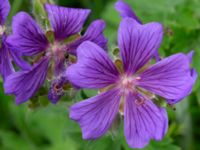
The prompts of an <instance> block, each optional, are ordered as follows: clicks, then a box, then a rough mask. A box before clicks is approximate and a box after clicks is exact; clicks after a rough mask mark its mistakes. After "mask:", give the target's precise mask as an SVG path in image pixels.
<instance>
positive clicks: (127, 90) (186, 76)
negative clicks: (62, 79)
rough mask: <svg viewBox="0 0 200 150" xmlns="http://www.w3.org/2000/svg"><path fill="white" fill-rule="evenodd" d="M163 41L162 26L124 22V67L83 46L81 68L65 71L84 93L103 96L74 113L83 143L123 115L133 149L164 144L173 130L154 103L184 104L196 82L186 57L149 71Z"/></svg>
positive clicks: (121, 34) (171, 59)
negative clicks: (89, 91) (91, 90)
mask: <svg viewBox="0 0 200 150" xmlns="http://www.w3.org/2000/svg"><path fill="white" fill-rule="evenodd" d="M162 36H163V29H162V25H160V24H159V23H156V22H152V23H148V24H144V25H141V24H140V23H138V22H137V21H136V20H134V19H132V18H129V17H126V18H124V19H123V20H122V22H121V24H120V27H119V30H118V45H119V49H120V55H121V59H122V67H119V65H117V66H116V65H115V64H114V63H113V62H112V61H111V59H110V58H109V56H108V55H107V54H106V52H105V51H104V50H103V49H102V48H100V47H99V46H97V45H96V44H94V43H92V42H89V41H88V42H84V43H83V44H81V45H80V46H79V48H78V50H77V56H78V61H77V63H76V64H74V65H71V66H70V67H69V68H68V70H67V71H66V74H67V77H68V79H69V81H71V82H72V83H73V84H75V85H77V86H79V87H81V88H95V89H102V91H104V92H101V93H100V94H98V95H97V96H94V97H92V98H89V99H87V100H84V101H82V102H79V103H77V104H75V105H73V106H72V107H71V108H70V118H71V119H73V120H75V121H77V122H78V123H79V125H80V127H81V128H82V132H83V138H84V139H96V138H98V137H101V136H102V135H104V134H105V133H106V132H107V130H108V129H109V128H110V126H111V124H112V122H113V120H114V119H115V117H116V115H117V113H118V112H119V113H120V114H121V115H123V116H124V133H125V137H126V140H127V142H128V144H129V145H130V147H132V148H142V147H144V146H145V145H146V144H148V143H149V141H150V139H155V140H161V139H162V138H163V136H164V135H165V134H166V132H167V129H168V117H167V113H166V110H165V109H164V108H162V107H160V106H158V105H156V104H154V101H155V99H153V98H152V97H154V95H158V96H161V97H163V98H165V99H166V100H167V101H168V99H182V98H183V97H184V96H186V95H187V94H188V91H191V88H192V85H191V83H189V81H191V80H192V76H191V70H190V59H189V57H188V56H187V55H185V54H182V53H178V54H175V55H172V56H170V57H167V58H165V59H163V60H161V61H158V62H157V63H156V64H153V65H151V66H149V62H150V60H151V59H152V58H153V56H154V54H155V51H157V49H158V48H159V46H160V43H161V40H162ZM121 68H123V69H121ZM192 84H194V83H192Z"/></svg>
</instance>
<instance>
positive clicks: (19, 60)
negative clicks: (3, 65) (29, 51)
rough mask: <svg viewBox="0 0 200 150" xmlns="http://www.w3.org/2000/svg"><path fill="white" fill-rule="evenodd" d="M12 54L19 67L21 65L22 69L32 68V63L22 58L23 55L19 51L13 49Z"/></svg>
mask: <svg viewBox="0 0 200 150" xmlns="http://www.w3.org/2000/svg"><path fill="white" fill-rule="evenodd" d="M10 55H11V57H12V60H13V61H14V62H15V63H16V65H17V66H18V67H20V69H22V70H30V69H31V65H30V64H29V63H28V62H26V61H25V60H23V59H22V56H21V55H20V54H19V52H18V51H15V50H12V49H11V50H10Z"/></svg>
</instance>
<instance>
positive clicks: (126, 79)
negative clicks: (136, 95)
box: [119, 75, 141, 95]
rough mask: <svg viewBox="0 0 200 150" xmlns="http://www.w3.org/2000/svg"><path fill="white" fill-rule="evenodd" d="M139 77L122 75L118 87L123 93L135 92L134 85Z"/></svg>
mask: <svg viewBox="0 0 200 150" xmlns="http://www.w3.org/2000/svg"><path fill="white" fill-rule="evenodd" d="M140 79H141V78H140V77H134V76H127V75H123V76H122V77H121V79H120V81H119V87H120V89H121V92H122V93H123V95H127V94H128V93H129V92H135V90H136V89H135V86H136V84H137V81H138V80H140Z"/></svg>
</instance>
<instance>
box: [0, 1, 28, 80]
mask: <svg viewBox="0 0 200 150" xmlns="http://www.w3.org/2000/svg"><path fill="white" fill-rule="evenodd" d="M0 4H1V5H0V38H1V43H0V74H1V75H2V77H3V79H4V80H5V78H6V77H7V76H8V75H10V74H12V73H13V72H14V71H15V70H14V68H13V65H12V60H14V61H15V63H16V64H17V65H18V66H19V67H20V68H23V69H27V68H29V67H30V66H29V64H27V63H25V61H23V60H22V59H21V58H20V55H19V54H17V53H16V52H15V51H13V50H12V49H11V48H10V47H9V45H8V43H7V41H6V39H7V35H6V33H5V30H6V26H5V22H6V19H7V16H8V13H9V11H10V4H9V1H8V0H0Z"/></svg>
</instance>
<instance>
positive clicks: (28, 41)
mask: <svg viewBox="0 0 200 150" xmlns="http://www.w3.org/2000/svg"><path fill="white" fill-rule="evenodd" d="M45 9H46V12H47V14H48V18H49V21H50V24H51V27H52V31H53V32H51V33H53V36H54V39H55V40H54V41H53V42H52V41H50V40H48V38H47V37H48V35H49V34H48V33H49V32H47V33H45V32H44V31H43V29H42V28H41V27H40V25H39V24H37V22H36V21H35V20H34V19H33V18H32V17H31V16H30V15H28V14H27V13H25V12H20V13H18V14H17V15H16V16H14V17H13V22H12V30H13V33H12V34H11V35H10V36H9V37H8V39H7V42H8V43H9V45H10V47H12V49H14V50H15V51H17V52H18V53H20V55H22V56H31V58H32V60H33V62H32V63H33V64H34V65H33V66H32V67H31V68H29V69H26V70H22V71H19V72H17V73H13V74H11V75H10V76H9V77H8V79H7V80H6V81H5V84H4V87H5V92H6V93H7V94H14V95H15V96H16V103H17V104H21V103H23V102H25V101H27V100H28V99H29V98H31V97H32V96H33V95H34V94H35V93H36V92H37V90H38V89H39V88H40V87H41V86H42V85H43V83H44V81H45V79H46V77H47V78H48V81H50V82H51V87H50V90H49V94H48V95H49V96H48V97H49V99H50V100H51V101H52V103H56V102H57V101H58V99H59V98H60V96H61V95H62V94H61V93H60V92H58V90H57V88H56V87H59V88H61V89H62V86H64V84H66V82H68V80H67V79H66V77H65V79H64V78H63V77H64V74H63V73H64V72H65V70H66V67H67V66H68V65H69V64H70V62H68V58H66V57H67V56H68V54H69V53H70V54H76V48H77V46H78V45H79V44H81V43H82V42H83V41H85V40H89V41H92V42H95V43H96V44H98V45H99V46H101V47H102V48H106V45H107V40H106V39H105V37H104V35H103V30H104V28H105V23H104V22H103V21H102V20H97V21H95V22H93V23H92V24H91V25H90V26H89V28H88V30H87V31H86V33H85V34H84V35H83V36H81V35H80V34H79V33H80V31H81V29H82V26H83V24H84V22H85V20H86V19H87V16H88V15H89V13H90V10H88V9H73V8H65V7H59V6H56V5H51V4H46V5H45ZM74 35H76V37H77V38H76V39H75V40H74V41H70V40H69V41H68V39H70V37H71V36H74ZM66 41H67V42H66ZM58 81H59V82H58ZM13 85H16V86H13Z"/></svg>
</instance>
